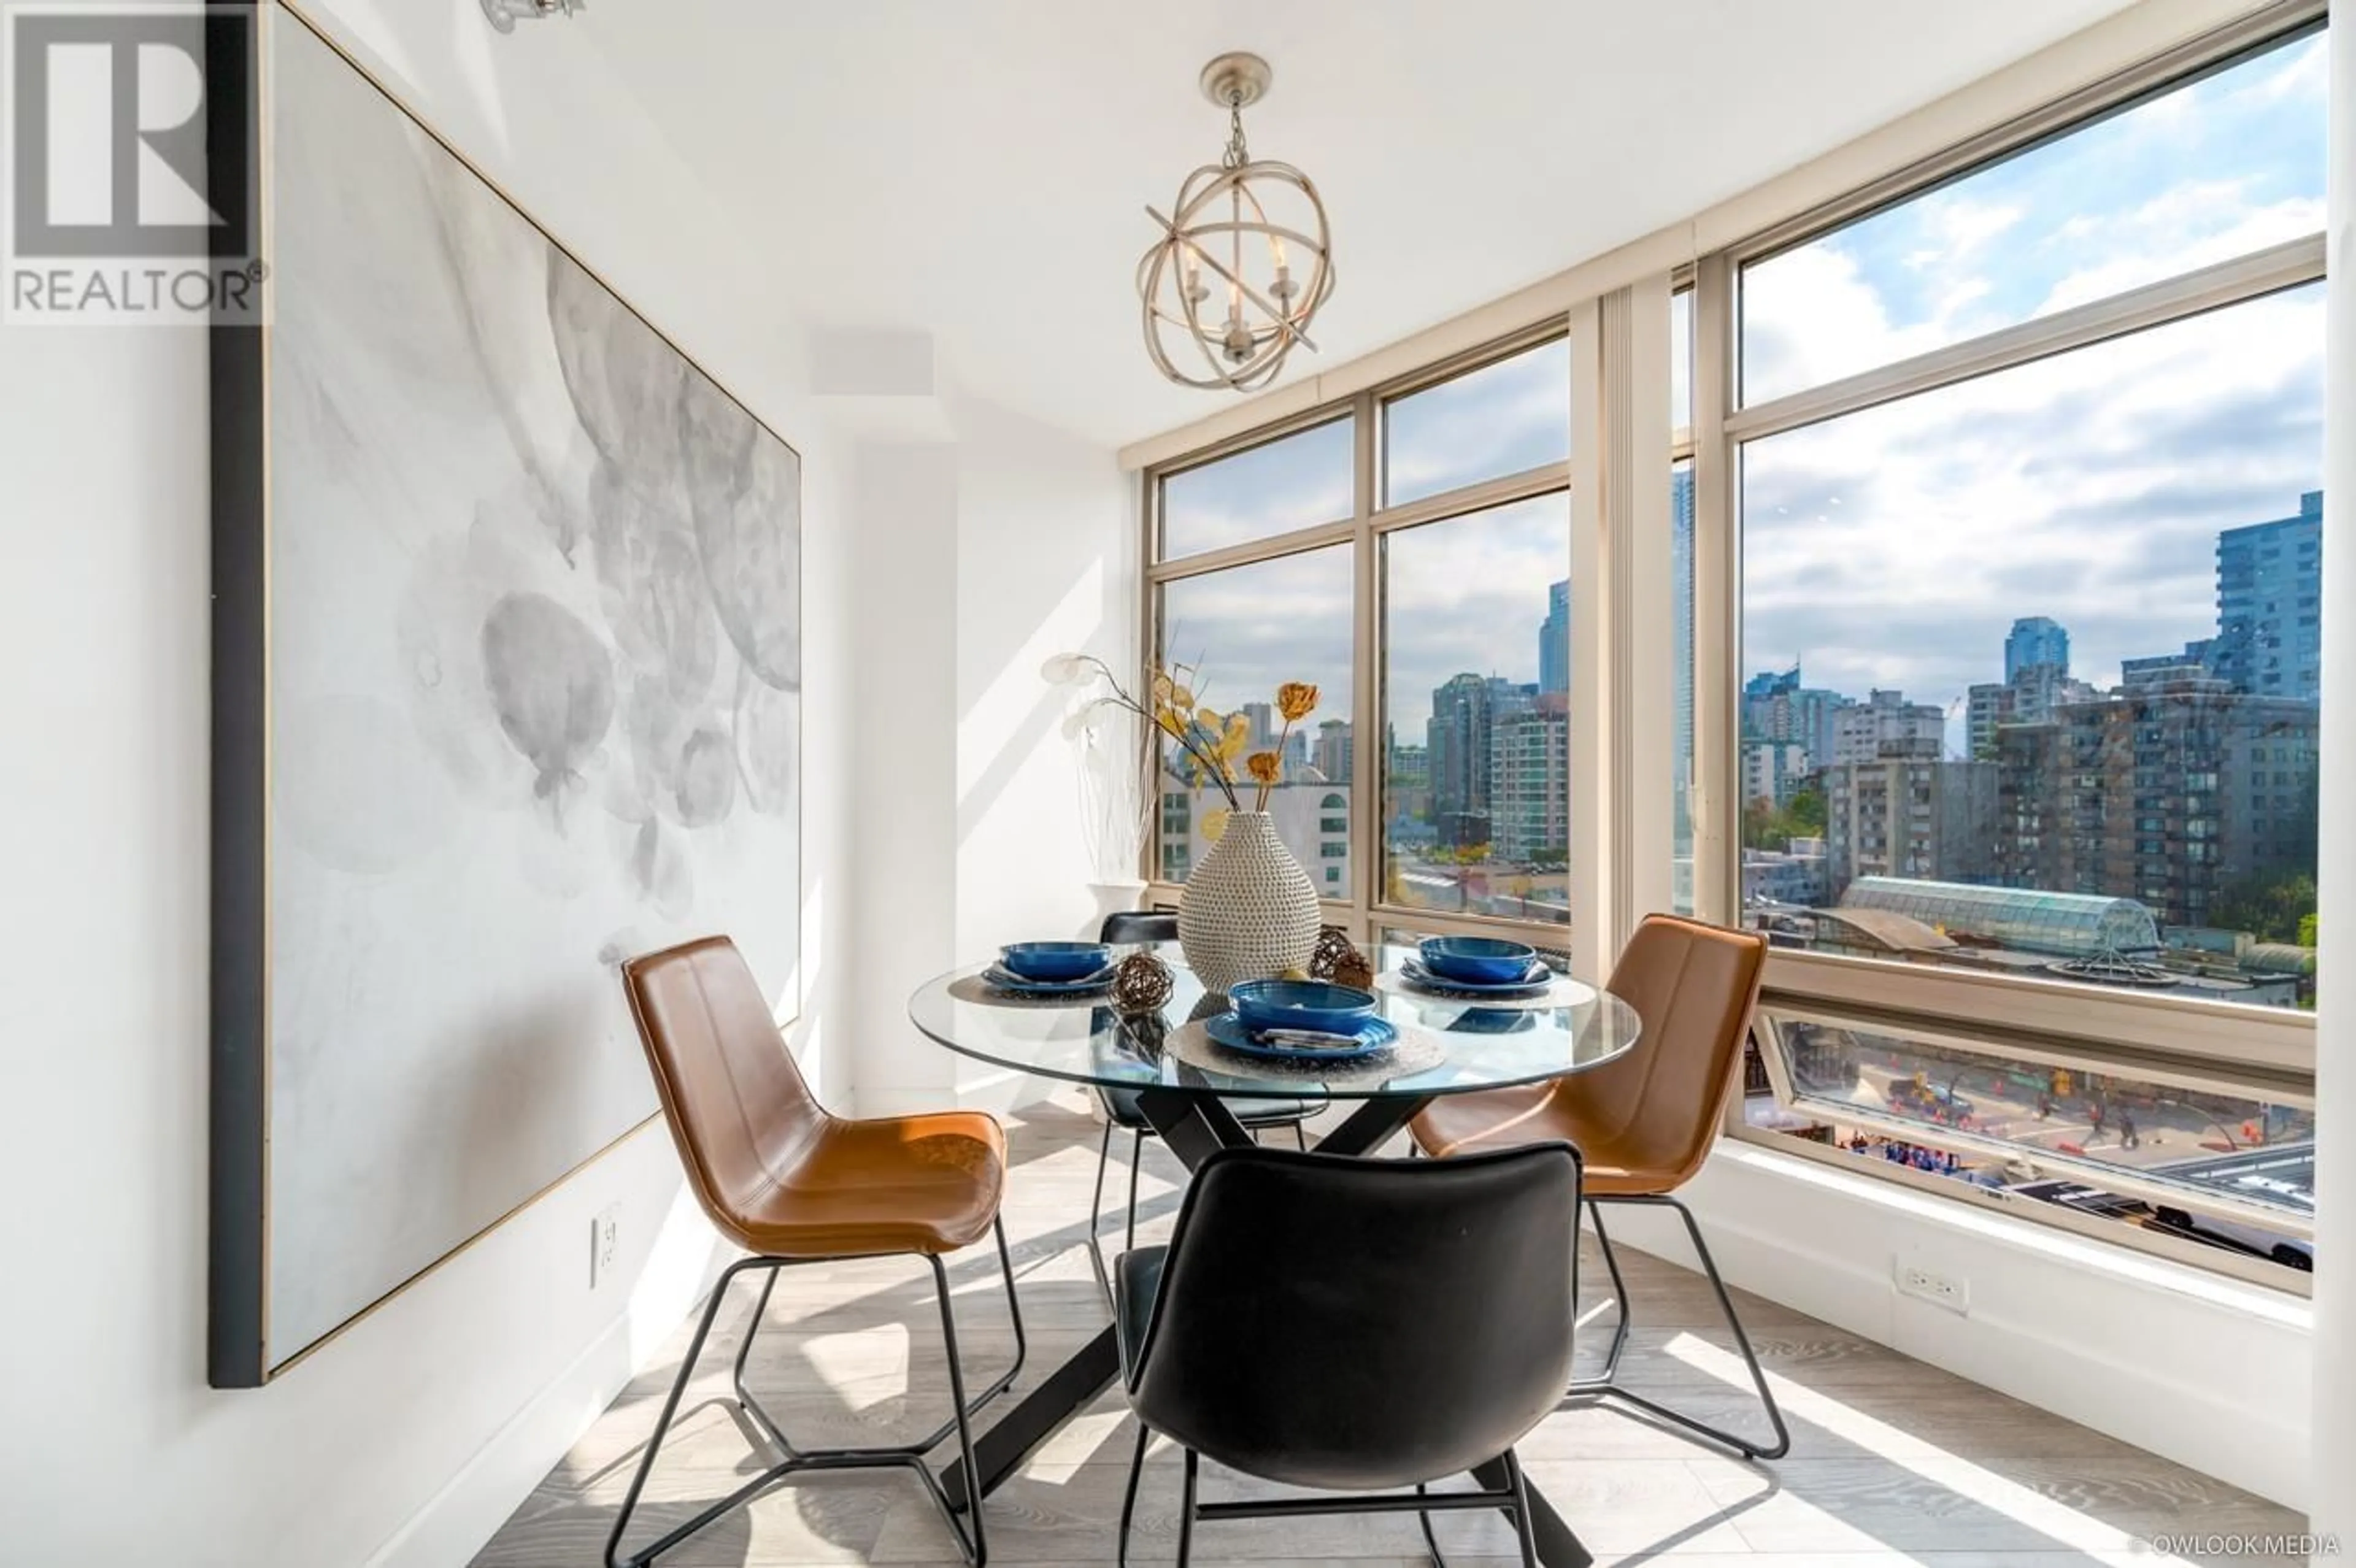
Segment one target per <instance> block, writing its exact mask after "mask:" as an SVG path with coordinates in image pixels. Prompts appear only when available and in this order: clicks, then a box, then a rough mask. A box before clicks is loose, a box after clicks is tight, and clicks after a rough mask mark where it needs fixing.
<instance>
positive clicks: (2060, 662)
mask: <svg viewBox="0 0 2356 1568" xmlns="http://www.w3.org/2000/svg"><path fill="white" fill-rule="evenodd" d="M2040 665H2043V666H2046V667H2051V668H2053V669H2057V670H2060V671H2061V673H2062V674H2064V675H2067V674H2069V673H2070V634H2069V633H2068V632H2067V631H2065V630H2063V629H2062V626H2061V623H2059V622H2058V621H2054V620H2052V619H2051V618H2049V617H2047V616H2044V615H2025V616H2023V617H2021V618H2020V619H2019V620H2018V621H2015V622H2014V623H2013V624H2012V632H2011V635H2008V636H2007V637H2006V638H2005V639H2004V683H2005V685H2007V686H2012V685H2015V684H2017V683H2018V682H2019V679H2020V677H2021V672H2022V671H2024V670H2029V669H2034V668H2036V667H2039V666H2040Z"/></svg>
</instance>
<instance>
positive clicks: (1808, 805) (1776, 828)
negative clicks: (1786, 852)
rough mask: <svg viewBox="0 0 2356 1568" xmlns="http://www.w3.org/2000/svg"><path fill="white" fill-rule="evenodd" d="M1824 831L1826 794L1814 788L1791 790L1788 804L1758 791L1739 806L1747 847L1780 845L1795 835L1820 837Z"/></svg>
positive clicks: (1744, 845)
mask: <svg viewBox="0 0 2356 1568" xmlns="http://www.w3.org/2000/svg"><path fill="white" fill-rule="evenodd" d="M1824 832H1825V797H1824V795H1823V793H1822V792H1820V791H1818V790H1815V789H1813V788H1811V789H1802V790H1800V791H1798V792H1796V793H1794V795H1793V796H1792V799H1791V803H1790V804H1789V805H1783V806H1778V805H1776V804H1775V803H1774V802H1773V801H1771V800H1769V799H1768V798H1767V797H1766V796H1765V795H1761V796H1760V797H1759V798H1758V799H1756V800H1754V801H1752V802H1751V804H1750V805H1746V806H1744V807H1743V808H1742V846H1743V848H1746V849H1781V848H1783V847H1784V846H1785V845H1786V844H1788V843H1790V842H1791V841H1792V840H1793V839H1794V838H1821V837H1824Z"/></svg>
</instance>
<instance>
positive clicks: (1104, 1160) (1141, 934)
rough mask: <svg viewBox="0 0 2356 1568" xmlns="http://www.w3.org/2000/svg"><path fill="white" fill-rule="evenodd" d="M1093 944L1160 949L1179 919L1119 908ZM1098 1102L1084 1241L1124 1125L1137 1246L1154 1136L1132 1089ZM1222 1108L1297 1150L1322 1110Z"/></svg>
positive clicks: (1307, 1106) (1289, 1102)
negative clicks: (1144, 1167) (1278, 1132)
mask: <svg viewBox="0 0 2356 1568" xmlns="http://www.w3.org/2000/svg"><path fill="white" fill-rule="evenodd" d="M1097 940H1098V942H1108V943H1110V944H1113V945H1114V946H1116V947H1159V946H1161V945H1162V944H1164V943H1170V942H1175V941H1177V940H1178V916H1177V914H1176V913H1175V912H1173V911H1170V910H1122V911H1120V912H1117V913H1113V914H1108V915H1107V916H1105V918H1104V924H1103V925H1102V926H1101V927H1099V928H1098V932H1097ZM1097 1103H1098V1104H1101V1105H1102V1106H1103V1107H1104V1113H1105V1125H1104V1136H1102V1137H1100V1138H1098V1140H1097V1184H1096V1189H1095V1196H1094V1197H1092V1198H1091V1199H1090V1200H1088V1239H1089V1240H1090V1241H1091V1242H1093V1241H1094V1240H1095V1239H1096V1235H1097V1221H1098V1217H1099V1216H1100V1215H1101V1214H1102V1213H1103V1211H1104V1179H1105V1170H1106V1168H1107V1167H1108V1166H1109V1165H1110V1164H1111V1162H1112V1130H1113V1129H1114V1128H1115V1127H1124V1128H1126V1129H1128V1132H1129V1232H1128V1239H1127V1240H1126V1241H1124V1242H1123V1243H1121V1244H1122V1245H1123V1246H1126V1247H1133V1246H1135V1245H1137V1168H1138V1166H1139V1165H1140V1164H1141V1163H1142V1159H1141V1157H1142V1156H1143V1154H1144V1152H1145V1140H1146V1138H1147V1137H1148V1136H1151V1134H1152V1132H1153V1124H1151V1122H1149V1121H1147V1120H1146V1119H1145V1113H1144V1112H1143V1111H1141V1110H1140V1109H1139V1108H1138V1104H1137V1091H1135V1090H1134V1089H1108V1088H1098V1090H1097ZM1325 1104H1326V1101H1325V1097H1324V1096H1323V1095H1322V1094H1312V1095H1301V1096H1296V1097H1291V1098H1286V1099H1243V1098H1234V1099H1226V1107H1227V1109H1228V1110H1229V1111H1230V1112H1232V1113H1234V1115H1235V1118H1236V1120H1237V1121H1238V1122H1241V1123H1242V1124H1243V1125H1244V1126H1245V1127H1246V1128H1247V1129H1248V1130H1249V1131H1250V1132H1251V1134H1252V1135H1253V1136H1258V1135H1259V1132H1260V1130H1261V1129H1262V1128H1265V1127H1290V1128H1291V1129H1292V1141H1293V1142H1294V1143H1296V1144H1298V1145H1300V1146H1301V1147H1302V1148H1304V1149H1305V1148H1307V1147H1309V1137H1308V1135H1307V1134H1306V1133H1304V1132H1302V1131H1301V1123H1302V1122H1304V1121H1306V1120H1308V1119H1309V1118H1310V1117H1311V1116H1313V1115H1317V1114H1318V1113H1319V1112H1320V1111H1323V1109H1324V1108H1325Z"/></svg>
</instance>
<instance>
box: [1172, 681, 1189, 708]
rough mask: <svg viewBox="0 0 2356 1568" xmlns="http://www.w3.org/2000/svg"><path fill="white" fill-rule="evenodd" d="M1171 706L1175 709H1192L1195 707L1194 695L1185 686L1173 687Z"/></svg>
mask: <svg viewBox="0 0 2356 1568" xmlns="http://www.w3.org/2000/svg"><path fill="white" fill-rule="evenodd" d="M1170 705H1171V706H1172V707H1173V708H1192V707H1194V693H1193V692H1192V691H1189V690H1188V689H1187V688H1184V687H1183V686H1173V687H1172V688H1170Z"/></svg>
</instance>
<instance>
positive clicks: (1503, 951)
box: [1416, 936, 1538, 986]
mask: <svg viewBox="0 0 2356 1568" xmlns="http://www.w3.org/2000/svg"><path fill="white" fill-rule="evenodd" d="M1416 955H1417V956H1418V957H1419V958H1420V959H1422V961H1423V966H1424V967H1425V968H1426V969H1429V970H1430V971H1431V973H1433V974H1434V975H1437V976H1440V977H1441V978H1442V979H1447V980H1470V981H1472V983H1473V984H1475V985H1479V986H1516V985H1519V984H1521V983H1522V981H1523V980H1524V979H1525V978H1526V976H1527V975H1528V974H1529V967H1530V965H1533V964H1535V963H1537V961H1538V950H1537V948H1535V947H1532V946H1530V945H1528V944H1526V943H1521V942H1505V941H1502V940H1500V939H1499V938H1497V937H1494V936H1435V937H1432V938H1430V939H1429V940H1428V941H1426V942H1424V943H1422V944H1420V945H1419V946H1418V947H1417V949H1416Z"/></svg>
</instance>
